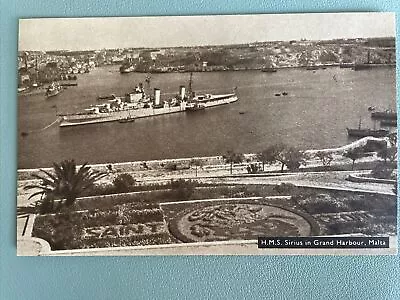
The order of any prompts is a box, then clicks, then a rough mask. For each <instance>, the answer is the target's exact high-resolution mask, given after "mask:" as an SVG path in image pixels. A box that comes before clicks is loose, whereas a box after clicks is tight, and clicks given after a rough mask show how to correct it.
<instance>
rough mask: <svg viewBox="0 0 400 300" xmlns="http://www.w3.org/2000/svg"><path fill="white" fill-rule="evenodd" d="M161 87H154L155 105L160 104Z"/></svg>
mask: <svg viewBox="0 0 400 300" xmlns="http://www.w3.org/2000/svg"><path fill="white" fill-rule="evenodd" d="M160 95H161V92H160V89H154V104H155V105H160V102H161V101H160Z"/></svg>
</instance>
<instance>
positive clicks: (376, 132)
mask: <svg viewBox="0 0 400 300" xmlns="http://www.w3.org/2000/svg"><path fill="white" fill-rule="evenodd" d="M346 129H347V135H348V136H353V137H367V136H372V137H376V138H380V137H385V136H387V135H388V134H389V130H387V129H370V128H361V118H360V122H359V124H358V128H355V129H353V128H346Z"/></svg>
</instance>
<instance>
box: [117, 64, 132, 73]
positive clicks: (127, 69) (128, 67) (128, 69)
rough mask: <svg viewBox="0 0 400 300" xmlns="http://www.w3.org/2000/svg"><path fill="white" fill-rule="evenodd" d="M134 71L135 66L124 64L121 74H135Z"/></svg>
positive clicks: (120, 69) (120, 70)
mask: <svg viewBox="0 0 400 300" xmlns="http://www.w3.org/2000/svg"><path fill="white" fill-rule="evenodd" d="M134 71H135V66H134V65H129V64H128V65H127V64H124V65H122V66H121V67H120V68H119V72H120V73H121V74H125V73H131V72H134Z"/></svg>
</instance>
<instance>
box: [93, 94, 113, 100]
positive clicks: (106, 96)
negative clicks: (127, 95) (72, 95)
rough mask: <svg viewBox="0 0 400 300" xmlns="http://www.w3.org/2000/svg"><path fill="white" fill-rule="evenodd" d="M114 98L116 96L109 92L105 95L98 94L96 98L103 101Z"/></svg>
mask: <svg viewBox="0 0 400 300" xmlns="http://www.w3.org/2000/svg"><path fill="white" fill-rule="evenodd" d="M115 98H116V96H115V95H114V94H111V95H105V96H98V97H97V100H98V101H104V100H113V99H115Z"/></svg>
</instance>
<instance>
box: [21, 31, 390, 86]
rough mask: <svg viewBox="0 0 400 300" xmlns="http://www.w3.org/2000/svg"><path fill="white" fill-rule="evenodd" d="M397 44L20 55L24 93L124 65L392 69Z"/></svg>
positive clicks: (125, 68) (144, 68)
mask: <svg viewBox="0 0 400 300" xmlns="http://www.w3.org/2000/svg"><path fill="white" fill-rule="evenodd" d="M394 62H395V41H394V38H371V39H336V40H323V41H308V40H305V39H302V40H300V41H295V40H293V41H275V42H254V43H248V44H242V45H220V46H196V47H170V48H157V49H148V48H140V49H137V48H136V49H135V48H127V49H102V50H83V51H68V50H60V51H47V52H44V51H20V52H19V54H18V86H19V88H22V89H23V88H28V87H36V86H40V85H43V84H46V83H51V82H53V81H57V80H70V79H76V75H77V74H82V73H88V72H90V70H92V69H93V68H95V67H98V66H104V65H120V71H121V73H129V72H145V73H167V72H207V71H242V70H264V71H269V70H276V69H279V68H297V67H306V68H320V67H326V66H341V67H354V66H357V65H366V64H368V65H388V64H394Z"/></svg>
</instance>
